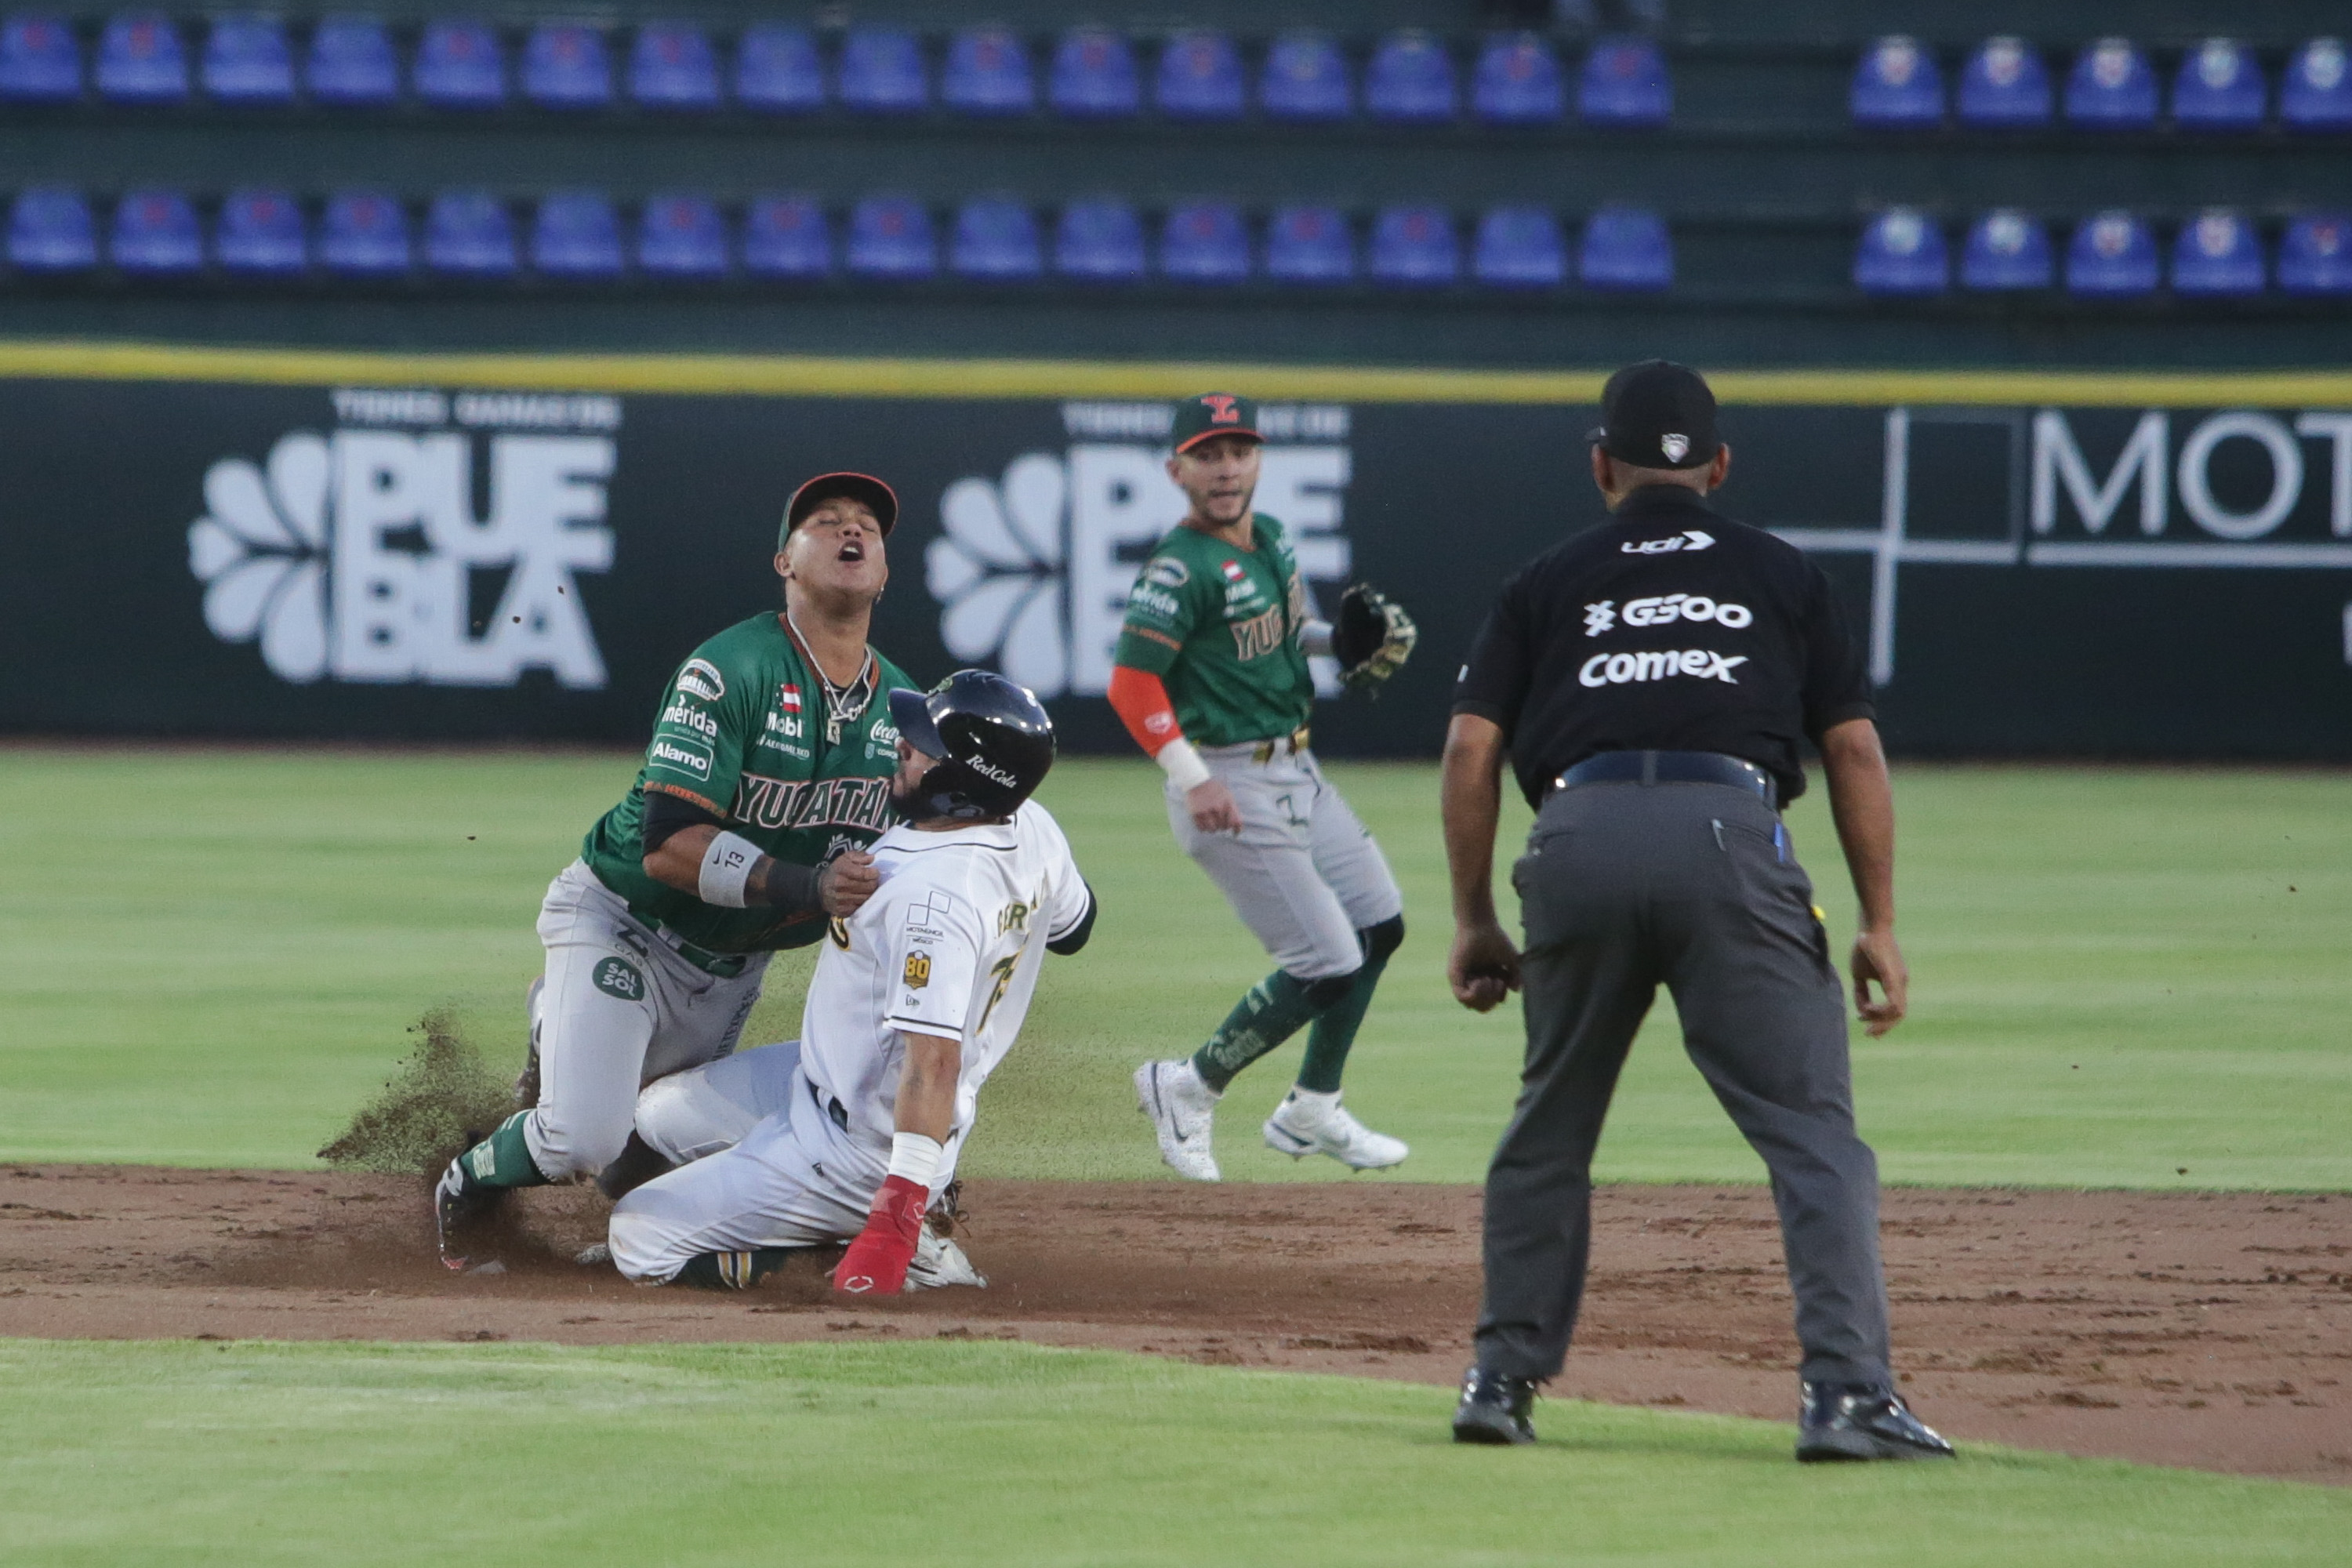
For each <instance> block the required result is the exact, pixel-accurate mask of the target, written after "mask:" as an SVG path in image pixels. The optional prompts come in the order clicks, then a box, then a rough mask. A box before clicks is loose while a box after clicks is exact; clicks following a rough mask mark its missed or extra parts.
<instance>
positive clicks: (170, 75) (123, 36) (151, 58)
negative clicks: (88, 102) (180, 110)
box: [98, 11, 188, 103]
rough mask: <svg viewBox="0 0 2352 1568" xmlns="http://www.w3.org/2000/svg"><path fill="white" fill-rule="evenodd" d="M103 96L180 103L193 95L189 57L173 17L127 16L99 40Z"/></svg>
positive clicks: (132, 13)
mask: <svg viewBox="0 0 2352 1568" xmlns="http://www.w3.org/2000/svg"><path fill="white" fill-rule="evenodd" d="M98 93H99V96H100V98H106V99H111V100H113V101H115V102H117V103H178V102H180V101H182V100H184V99H185V98H186V97H187V96H188V55H187V51H186V50H185V49H184V48H183V47H181V44H180V35H179V33H178V32H177V30H175V29H174V28H173V26H172V23H171V20H170V18H168V17H166V16H163V14H162V13H161V12H158V11H126V12H123V13H122V14H121V15H120V16H116V17H115V18H114V19H113V20H111V21H110V22H108V23H107V24H106V31H105V32H104V33H102V34H100V36H99V40H98Z"/></svg>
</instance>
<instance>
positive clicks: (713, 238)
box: [637, 191, 727, 279]
mask: <svg viewBox="0 0 2352 1568" xmlns="http://www.w3.org/2000/svg"><path fill="white" fill-rule="evenodd" d="M637 269H638V270H639V271H641V272H644V273H646V274H647V275H648V276H651V277H655V278H675V279H706V278H724V277H726V276H727V220H726V219H725V218H724V217H721V216H719V209H718V208H717V207H716V206H714V205H711V201H710V198H709V196H706V195H701V194H700V193H698V192H695V191H661V192H656V194H655V195H650V196H647V197H646V205H645V210H644V211H643V212H642V213H640V214H639V215H638V220H637Z"/></svg>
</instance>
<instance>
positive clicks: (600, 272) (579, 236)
mask: <svg viewBox="0 0 2352 1568" xmlns="http://www.w3.org/2000/svg"><path fill="white" fill-rule="evenodd" d="M530 264H531V266H532V268H535V269H536V270H538V271H541V272H544V273H546V274H547V275H548V276H549V277H551V278H570V279H603V278H618V277H619V276H620V275H621V274H622V272H623V271H625V269H626V268H627V266H628V263H627V261H626V259H625V258H624V257H623V256H622V255H621V219H620V215H619V214H617V213H615V212H614V210H613V204H612V203H611V202H610V201H608V200H606V199H605V196H604V193H603V192H602V191H551V192H549V193H548V194H547V195H544V196H542V197H541V198H540V203H539V212H538V213H537V215H536V216H533V218H532V219H531V226H530Z"/></svg>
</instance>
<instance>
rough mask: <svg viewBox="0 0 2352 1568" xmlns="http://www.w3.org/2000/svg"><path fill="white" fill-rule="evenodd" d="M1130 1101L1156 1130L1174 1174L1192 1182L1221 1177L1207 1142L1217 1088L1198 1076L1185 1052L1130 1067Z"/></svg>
mask: <svg viewBox="0 0 2352 1568" xmlns="http://www.w3.org/2000/svg"><path fill="white" fill-rule="evenodd" d="M1135 1101H1136V1104H1137V1105H1138V1106H1139V1107H1141V1108H1142V1110H1143V1114H1145V1115H1146V1116H1149V1117H1150V1118H1151V1128H1152V1131H1155V1132H1157V1133H1158V1134H1159V1135H1160V1158H1161V1159H1162V1160H1165V1161H1166V1162H1167V1163H1168V1168H1169V1169H1170V1170H1171V1171H1173V1172H1175V1173H1177V1174H1178V1175H1180V1176H1182V1177H1184V1178H1186V1179H1187V1180H1189V1181H1194V1182H1214V1181H1219V1180H1222V1179H1223V1178H1222V1176H1221V1175H1220V1173H1219V1172H1218V1170H1217V1156H1216V1154H1215V1152H1213V1150H1212V1149H1211V1147H1210V1132H1211V1129H1212V1123H1213V1121H1214V1119H1215V1116H1216V1111H1217V1091H1216V1090H1215V1089H1211V1088H1210V1087H1209V1086H1208V1085H1207V1084H1205V1083H1202V1081H1201V1075H1200V1072H1199V1071H1198V1070H1197V1069H1196V1068H1194V1067H1193V1066H1192V1062H1191V1060H1190V1059H1189V1058H1188V1059H1186V1060H1183V1061H1174V1062H1146V1063H1144V1064H1143V1065H1142V1066H1141V1067H1139V1068H1136V1069H1135Z"/></svg>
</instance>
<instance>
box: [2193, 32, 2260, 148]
mask: <svg viewBox="0 0 2352 1568" xmlns="http://www.w3.org/2000/svg"><path fill="white" fill-rule="evenodd" d="M2269 100H2270V91H2269V84H2267V83H2266V82H2264V81H2263V66H2262V62H2261V61H2260V60H2258V59H2256V58H2254V52H2253V51H2252V49H2249V48H2248V47H2246V46H2245V45H2243V44H2242V43H2239V42H2238V41H2237V40H2236V39H2234V38H2208V39H2206V40H2205V41H2204V42H2203V43H2202V44H2200V45H2199V46H2198V47H2195V48H2193V49H2191V50H2189V52H2188V53H2187V54H2185V55H2183V56H2181V57H2180V72H2179V75H2178V76H2176V77H2174V78H2173V79H2172V119H2173V123H2175V124H2177V125H2179V127H2180V128H2181V129H2182V130H2184V131H2259V130H2261V129H2262V123H2263V111H2264V110H2267V109H2268V108H2269V107H2270V101H2269Z"/></svg>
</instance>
